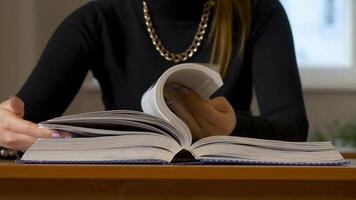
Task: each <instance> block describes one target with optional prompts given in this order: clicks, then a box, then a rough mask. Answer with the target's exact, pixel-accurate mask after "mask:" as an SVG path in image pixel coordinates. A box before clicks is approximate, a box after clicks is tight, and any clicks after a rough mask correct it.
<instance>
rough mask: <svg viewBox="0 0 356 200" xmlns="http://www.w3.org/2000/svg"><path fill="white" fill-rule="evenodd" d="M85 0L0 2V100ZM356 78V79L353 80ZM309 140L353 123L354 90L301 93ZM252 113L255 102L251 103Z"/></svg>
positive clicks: (82, 105)
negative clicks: (333, 127) (339, 123)
mask: <svg viewBox="0 0 356 200" xmlns="http://www.w3.org/2000/svg"><path fill="white" fill-rule="evenodd" d="M85 2H86V0H60V1H54V0H1V1H0V100H1V101H3V100H6V99H7V98H8V97H9V96H10V95H12V94H16V92H17V91H18V90H19V89H20V87H21V86H22V84H23V83H24V81H25V80H26V78H27V76H28V75H29V74H30V72H31V70H32V69H33V67H34V66H35V64H36V62H37V60H38V58H39V56H40V55H41V52H42V50H43V48H44V46H45V45H46V42H47V41H48V38H49V37H50V35H51V34H52V32H53V31H54V30H55V28H56V27H57V26H58V24H59V23H60V22H61V21H62V20H63V18H64V17H65V16H67V15H68V14H69V13H70V12H72V11H73V10H74V9H75V8H77V7H79V6H80V5H82V4H83V3H85ZM355 78H356V77H355ZM304 95H305V96H304V97H305V103H306V109H307V112H308V117H309V120H310V133H311V134H310V138H313V137H315V135H313V134H314V133H315V132H316V130H317V129H321V130H322V131H324V132H328V131H329V126H330V124H331V123H332V122H333V121H335V120H339V121H354V122H356V88H355V89H351V90H335V89H330V90H328V89H325V88H324V89H322V90H318V89H313V90H305V91H304ZM253 107H254V110H255V111H256V112H257V109H256V102H254V106H253ZM102 109H103V106H102V103H101V98H100V92H99V91H98V90H93V89H82V90H81V91H80V93H79V94H78V95H77V97H76V99H75V100H74V101H73V103H72V104H71V106H70V107H69V108H68V110H67V111H66V114H71V113H80V112H87V111H95V110H102Z"/></svg>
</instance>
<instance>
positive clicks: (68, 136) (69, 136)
mask: <svg viewBox="0 0 356 200" xmlns="http://www.w3.org/2000/svg"><path fill="white" fill-rule="evenodd" d="M64 138H72V136H71V135H66V136H64Z"/></svg>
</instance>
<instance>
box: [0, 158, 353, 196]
mask: <svg viewBox="0 0 356 200" xmlns="http://www.w3.org/2000/svg"><path fill="white" fill-rule="evenodd" d="M355 161H356V160H353V165H352V166H347V167H276V166H232V165H230V166H226V165H216V166H177V165H163V166H158V165H25V164H15V163H14V162H13V161H0V199H31V200H32V199H193V198H194V199H310V198H313V199H356V162H355Z"/></svg>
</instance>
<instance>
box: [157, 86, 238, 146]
mask: <svg viewBox="0 0 356 200" xmlns="http://www.w3.org/2000/svg"><path fill="white" fill-rule="evenodd" d="M164 94H165V98H166V99H167V105H168V106H169V108H170V109H171V110H172V111H173V112H174V113H175V114H176V115H177V116H178V117H179V118H180V119H182V120H183V121H184V122H185V123H186V124H187V125H188V127H189V129H190V131H191V132H192V135H193V138H194V139H200V138H203V137H207V136H213V135H230V134H231V132H232V131H233V129H234V128H235V126H236V116H235V111H234V109H233V108H232V106H231V105H230V103H229V102H228V100H227V99H226V98H225V97H216V98H213V99H211V100H208V101H205V100H203V99H201V98H200V96H199V95H198V94H196V93H195V92H194V91H193V90H191V89H189V88H187V87H184V86H181V85H178V84H173V85H171V86H168V87H166V88H165V92H164Z"/></svg>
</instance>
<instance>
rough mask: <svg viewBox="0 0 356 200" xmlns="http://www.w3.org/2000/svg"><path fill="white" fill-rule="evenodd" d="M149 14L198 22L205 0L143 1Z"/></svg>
mask: <svg viewBox="0 0 356 200" xmlns="http://www.w3.org/2000/svg"><path fill="white" fill-rule="evenodd" d="M145 1H146V3H147V5H148V8H149V10H150V14H151V15H152V16H154V15H156V16H159V15H166V16H170V17H174V18H182V19H197V20H200V17H201V14H202V11H203V7H204V3H205V2H206V0H145Z"/></svg>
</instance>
